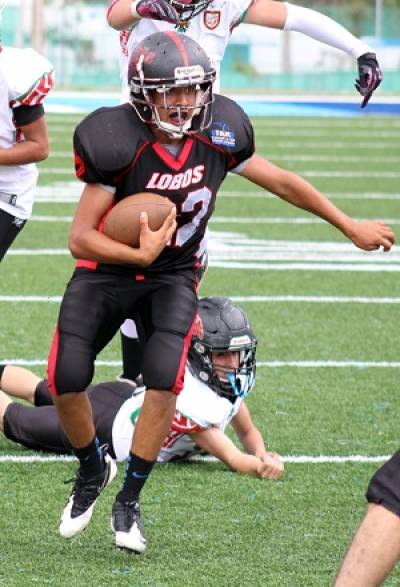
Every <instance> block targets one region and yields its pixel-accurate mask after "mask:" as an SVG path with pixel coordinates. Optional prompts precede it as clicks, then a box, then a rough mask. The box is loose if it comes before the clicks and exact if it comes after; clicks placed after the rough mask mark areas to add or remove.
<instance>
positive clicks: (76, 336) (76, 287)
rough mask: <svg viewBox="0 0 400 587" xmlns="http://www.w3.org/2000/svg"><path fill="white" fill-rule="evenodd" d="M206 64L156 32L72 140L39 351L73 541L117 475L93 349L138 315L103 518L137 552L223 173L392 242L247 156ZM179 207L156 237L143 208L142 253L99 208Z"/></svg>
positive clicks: (244, 124) (248, 137) (364, 235)
mask: <svg viewBox="0 0 400 587" xmlns="http://www.w3.org/2000/svg"><path fill="white" fill-rule="evenodd" d="M214 79H215V69H214V67H213V66H212V64H211V62H210V60H209V58H208V56H207V54H206V53H205V52H204V50H203V49H202V48H201V47H200V45H198V44H197V43H196V42H195V41H194V40H193V39H191V38H190V37H188V36H186V35H183V34H178V33H174V32H166V33H155V34H154V35H150V37H147V38H146V39H144V40H143V41H142V42H141V43H140V44H139V45H138V46H137V47H136V49H135V51H134V52H133V54H132V58H131V62H130V67H129V80H130V87H131V103H127V104H122V105H120V106H116V107H113V108H100V109H99V110H96V111H95V112H93V113H92V114H90V115H89V116H88V117H86V118H85V119H84V120H83V121H82V122H81V123H80V125H79V126H78V127H77V129H76V132H75V135H74V146H75V153H76V172H77V175H78V177H79V178H80V179H81V180H82V181H84V182H85V184H86V185H85V187H84V189H83V193H82V196H81V199H80V202H79V204H78V207H77V211H76V214H75V217H74V220H73V222H72V226H71V230H70V236H69V246H70V250H71V252H72V254H73V256H74V257H76V258H77V266H76V270H75V272H74V274H73V276H72V278H71V281H70V282H69V284H68V286H67V289H66V291H65V293H64V297H63V300H62V303H61V307H60V313H59V318H58V323H57V328H56V332H55V336H54V339H53V344H52V348H51V350H50V355H49V364H48V373H49V387H50V390H51V392H52V394H53V401H54V404H55V406H56V408H57V412H58V416H59V418H60V421H61V423H62V425H63V428H64V431H65V433H66V435H67V437H68V439H69V442H70V444H71V445H72V447H73V450H74V453H75V454H76V456H77V457H78V459H79V463H80V464H79V469H78V472H77V477H76V482H75V484H74V488H73V490H72V493H71V496H70V499H69V501H68V504H67V506H66V507H65V509H64V512H63V515H62V520H61V525H60V532H61V534H62V535H63V536H68V537H71V536H74V535H76V534H78V533H79V532H81V531H82V530H83V529H84V528H85V527H86V526H87V525H88V524H89V522H90V519H91V516H92V512H93V507H94V505H95V502H96V500H97V498H98V496H99V494H100V493H101V492H102V491H103V490H104V488H105V487H106V486H107V485H108V484H109V482H110V480H112V478H113V476H114V475H115V469H114V467H113V464H112V462H111V460H110V457H109V456H108V455H107V454H106V453H105V452H104V451H103V450H102V449H101V447H100V444H99V441H98V439H97V437H96V433H95V428H94V423H93V417H92V413H91V408H90V403H89V401H88V398H87V394H86V392H85V389H86V388H87V387H88V385H89V384H90V383H91V379H92V377H93V370H94V361H95V359H96V356H97V354H98V353H99V352H100V351H101V350H102V349H103V348H104V347H105V346H106V345H107V344H108V342H109V341H110V340H111V339H112V338H113V336H114V335H115V333H116V332H117V330H118V329H119V326H120V324H121V323H122V322H123V320H124V319H126V318H134V319H136V318H139V320H138V323H139V324H140V327H141V329H142V332H141V340H142V341H143V342H144V357H143V380H144V384H145V386H146V387H147V391H146V396H145V399H144V402H143V406H142V409H141V412H140V414H139V417H138V420H137V423H136V426H135V433H134V435H133V439H132V447H131V453H130V455H129V458H128V464H127V469H126V475H125V478H124V480H123V484H122V487H121V490H120V491H119V493H118V494H117V496H116V499H115V502H114V506H113V513H112V526H113V529H114V531H115V534H116V542H117V544H118V545H119V546H124V547H125V548H127V549H130V550H133V551H137V552H140V551H142V550H143V544H144V537H143V534H142V525H141V521H140V509H139V497H140V494H141V491H142V488H143V486H144V484H145V482H146V480H147V479H148V477H149V475H150V473H151V470H152V467H153V465H154V463H155V461H156V459H157V456H158V454H159V452H160V448H161V446H162V444H163V442H164V439H165V437H166V436H167V434H168V431H169V429H170V426H171V422H172V419H173V416H174V414H175V410H176V396H177V395H179V393H180V392H181V390H182V388H183V384H184V371H185V369H184V367H185V364H186V357H187V353H188V349H189V345H190V340H191V335H192V332H193V329H194V326H195V318H196V314H197V295H196V289H197V285H198V271H199V268H200V259H201V258H202V255H203V252H204V235H205V232H206V229H207V224H208V220H209V218H210V216H211V214H212V212H213V210H214V207H215V201H216V197H217V193H218V190H219V188H220V186H221V184H222V182H223V180H224V178H225V177H226V175H227V173H228V171H232V172H234V173H238V174H239V175H241V176H243V177H245V178H247V179H249V180H250V181H251V182H253V183H255V184H257V185H259V186H262V187H263V188H265V189H267V190H268V191H270V192H272V193H275V194H276V195H277V196H279V197H281V198H282V199H284V200H286V201H287V202H289V203H291V204H292V205H295V206H298V207H300V208H303V209H305V210H308V211H309V212H312V213H314V214H316V215H318V216H319V217H321V218H323V219H324V220H326V221H327V222H330V223H331V224H332V225H334V226H336V227H337V228H338V229H339V230H340V231H341V232H342V233H343V234H344V235H345V236H346V237H347V238H349V239H350V240H352V241H353V242H354V244H355V245H356V246H358V247H360V248H362V249H364V250H367V251H369V250H375V249H378V248H379V247H381V246H382V247H383V248H384V250H386V251H388V250H390V248H391V246H392V244H393V242H394V238H395V237H394V234H393V232H392V230H391V229H390V228H389V227H387V226H386V225H385V224H384V223H382V222H374V221H366V222H358V221H355V220H353V219H351V218H350V217H349V216H347V215H346V214H344V213H343V212H341V211H340V210H338V209H337V208H336V206H334V204H333V203H332V202H330V201H329V200H328V199H327V198H326V197H325V196H323V195H322V194H321V193H319V192H318V191H317V190H316V189H315V188H313V187H312V186H311V185H310V184H309V183H308V182H306V181H305V180H303V179H302V178H301V177H299V176H297V175H295V174H294V173H291V172H288V171H285V170H283V169H281V168H279V167H277V166H275V165H273V164H272V163H270V162H268V161H267V160H266V159H263V158H262V157H260V156H259V155H257V154H256V153H255V152H254V136H253V128H252V126H251V123H250V121H249V119H248V117H247V116H246V114H245V113H244V112H243V110H242V109H241V108H240V106H239V105H238V104H236V103H235V102H234V101H232V100H230V99H229V98H226V97H224V96H215V100H214V98H213V93H212V84H213V81H214ZM146 190H147V191H151V192H155V193H157V194H159V195H162V196H164V197H167V198H168V199H169V200H171V201H172V202H173V203H174V205H175V207H176V220H175V210H173V211H172V212H171V213H170V215H169V216H168V217H167V219H166V221H165V222H164V224H163V226H162V227H161V228H160V229H159V230H158V231H156V232H152V231H150V230H149V228H148V225H147V216H146V214H145V213H143V214H142V220H141V222H142V226H141V235H140V248H136V249H134V248H131V247H129V246H127V245H124V244H121V243H118V242H116V241H113V240H111V239H110V238H108V237H107V236H106V235H105V234H104V233H102V231H101V227H102V220H103V218H104V216H105V214H106V213H107V212H108V211H109V209H110V207H111V206H112V205H113V204H115V203H116V202H118V201H120V200H121V199H123V198H125V197H127V196H129V195H131V194H135V193H139V192H143V191H146Z"/></svg>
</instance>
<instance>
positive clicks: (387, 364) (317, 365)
mask: <svg viewBox="0 0 400 587" xmlns="http://www.w3.org/2000/svg"><path fill="white" fill-rule="evenodd" d="M2 364H3V365H20V366H21V365H22V366H24V365H28V366H31V367H35V366H36V367H38V366H40V365H47V359H16V358H14V359H2ZM121 364H122V363H121V360H111V359H108V360H106V359H99V360H98V361H96V367H120V366H121ZM257 367H272V368H284V367H290V368H292V367H295V368H301V369H310V368H311V369H327V368H338V369H353V368H355V369H400V361H354V360H348V361H257Z"/></svg>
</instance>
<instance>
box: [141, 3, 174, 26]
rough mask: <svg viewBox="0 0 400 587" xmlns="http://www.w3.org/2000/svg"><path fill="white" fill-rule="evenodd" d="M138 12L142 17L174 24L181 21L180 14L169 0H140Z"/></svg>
mask: <svg viewBox="0 0 400 587" xmlns="http://www.w3.org/2000/svg"><path fill="white" fill-rule="evenodd" d="M136 12H137V13H138V15H139V16H141V17H142V18H152V19H153V20H164V21H165V22H171V23H173V24H176V23H177V22H179V14H178V13H177V11H176V10H175V8H174V7H173V6H171V4H170V3H169V2H168V0H140V2H138V3H137V4H136Z"/></svg>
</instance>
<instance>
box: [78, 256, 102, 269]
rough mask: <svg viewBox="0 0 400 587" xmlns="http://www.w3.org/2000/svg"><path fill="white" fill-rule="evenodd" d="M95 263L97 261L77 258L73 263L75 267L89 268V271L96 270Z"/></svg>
mask: <svg viewBox="0 0 400 587" xmlns="http://www.w3.org/2000/svg"><path fill="white" fill-rule="evenodd" d="M97 265H98V263H97V261H87V260H86V259H78V260H77V262H76V263H75V267H76V268H77V269H79V268H80V267H83V268H84V269H90V271H96V269H97Z"/></svg>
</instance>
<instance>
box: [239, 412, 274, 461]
mask: <svg viewBox="0 0 400 587" xmlns="http://www.w3.org/2000/svg"><path fill="white" fill-rule="evenodd" d="M231 424H232V427H233V429H234V431H235V433H236V435H237V437H238V438H239V440H240V442H241V444H242V446H243V447H244V449H245V450H246V451H247V452H248V453H249V454H252V455H255V456H257V457H260V458H261V457H262V455H263V454H264V453H265V452H266V447H265V443H264V439H263V437H262V434H261V432H260V431H259V430H258V428H257V427H256V426H255V424H254V422H253V420H252V418H251V415H250V412H249V410H248V407H247V406H246V404H245V403H244V402H242V403H241V404H240V408H239V410H238V413H237V414H236V416H234V417H233V418H232V422H231Z"/></svg>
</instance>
